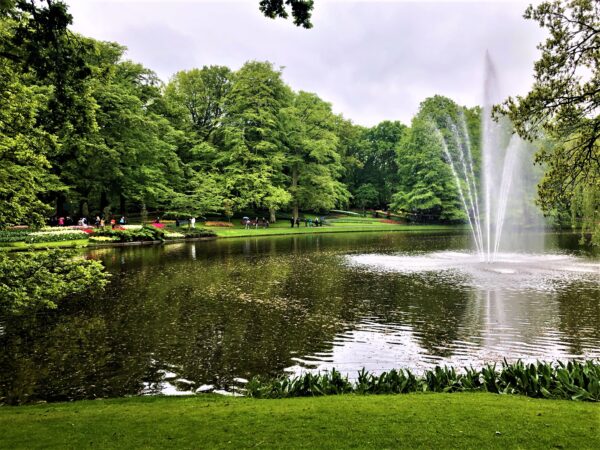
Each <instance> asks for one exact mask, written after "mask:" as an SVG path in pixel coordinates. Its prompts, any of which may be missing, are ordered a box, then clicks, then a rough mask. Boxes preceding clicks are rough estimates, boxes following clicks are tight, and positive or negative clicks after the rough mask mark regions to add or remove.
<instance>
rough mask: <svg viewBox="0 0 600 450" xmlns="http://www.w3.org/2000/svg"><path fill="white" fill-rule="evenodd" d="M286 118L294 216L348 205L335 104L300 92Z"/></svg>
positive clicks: (286, 142) (287, 157)
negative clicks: (339, 149) (342, 179)
mask: <svg viewBox="0 0 600 450" xmlns="http://www.w3.org/2000/svg"><path fill="white" fill-rule="evenodd" d="M282 116H283V118H284V120H283V123H284V135H285V145H286V147H287V152H286V163H285V164H286V168H287V171H288V173H289V179H290V182H289V192H290V194H291V196H292V201H291V202H292V208H293V211H292V215H293V217H298V210H299V208H303V209H315V210H328V209H333V208H334V207H335V206H337V205H340V204H342V203H345V202H347V201H348V199H349V197H350V193H349V192H348V190H347V189H346V187H345V186H344V184H343V183H342V182H341V181H339V180H340V178H341V176H342V174H343V171H344V167H343V165H342V158H341V156H340V154H339V153H338V142H339V140H338V137H337V136H336V134H335V118H334V115H333V113H332V111H331V105H330V104H329V103H326V102H324V101H323V100H321V99H320V98H319V97H318V96H317V95H315V94H311V93H308V92H300V93H298V94H296V95H295V96H294V99H293V102H292V104H291V105H290V106H289V107H287V108H285V109H284V110H283V111H282Z"/></svg>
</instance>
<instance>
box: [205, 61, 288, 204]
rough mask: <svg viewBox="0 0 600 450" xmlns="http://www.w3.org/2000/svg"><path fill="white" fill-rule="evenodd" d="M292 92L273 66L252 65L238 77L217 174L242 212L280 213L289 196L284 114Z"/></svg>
mask: <svg viewBox="0 0 600 450" xmlns="http://www.w3.org/2000/svg"><path fill="white" fill-rule="evenodd" d="M290 98H291V90H290V89H289V88H288V87H287V86H286V85H285V84H284V82H283V81H282V79H281V72H280V71H277V70H274V69H273V66H272V65H271V64H270V63H267V62H256V61H252V62H248V63H246V64H244V66H243V67H242V68H241V69H240V70H239V71H238V72H236V73H235V74H234V77H233V83H232V86H231V89H230V91H229V93H228V94H227V96H226V98H225V106H224V107H225V110H226V114H225V115H224V117H223V119H222V121H221V127H220V134H221V135H222V144H221V146H220V147H219V149H218V150H215V151H214V152H213V156H212V158H213V162H212V169H211V170H212V171H216V172H217V173H219V174H221V175H222V179H223V180H224V183H226V190H227V193H228V194H227V195H226V197H228V198H238V207H239V208H244V207H247V206H255V207H265V208H274V209H278V208H280V207H281V206H283V205H284V204H286V203H287V202H288V201H289V196H287V195H285V192H284V191H283V189H282V187H283V183H284V175H283V172H282V170H283V166H284V163H285V152H284V146H283V143H282V134H281V128H282V121H281V120H282V118H281V115H280V111H281V109H282V108H283V107H285V106H287V104H288V103H289V101H290Z"/></svg>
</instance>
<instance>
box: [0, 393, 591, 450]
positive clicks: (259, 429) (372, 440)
mask: <svg viewBox="0 0 600 450" xmlns="http://www.w3.org/2000/svg"><path fill="white" fill-rule="evenodd" d="M599 428H600V424H599V423H598V405H596V404H591V403H585V402H567V401H561V400H540V399H531V398H527V397H518V396H506V395H505V396H501V395H492V394H485V393H462V394H453V395H447V394H408V395H403V396H398V395H393V396H392V395H379V396H357V395H344V396H337V397H320V398H293V399H281V400H255V399H249V398H231V397H223V396H216V395H206V394H205V395H201V396H194V397H164V396H161V397H133V398H121V399H111V400H83V401H76V402H69V403H53V404H38V405H27V406H14V407H13V406H3V407H0V429H1V430H2V433H0V448H11V449H17V448H27V449H35V448H98V449H111V448H128V449H131V448H254V447H257V448H307V449H314V448H325V449H329V448H332V449H339V448H498V449H505V448H598V447H599V446H600V430H599Z"/></svg>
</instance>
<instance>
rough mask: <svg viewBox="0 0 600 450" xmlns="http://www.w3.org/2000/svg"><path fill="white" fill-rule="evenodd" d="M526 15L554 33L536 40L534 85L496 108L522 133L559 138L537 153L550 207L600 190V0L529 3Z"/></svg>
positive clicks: (530, 136) (542, 186) (544, 200)
mask: <svg viewBox="0 0 600 450" xmlns="http://www.w3.org/2000/svg"><path fill="white" fill-rule="evenodd" d="M524 17H525V18H526V19H530V20H534V21H536V22H538V24H539V25H540V26H541V27H544V28H546V29H547V30H548V32H549V34H550V36H549V37H548V39H547V40H546V41H545V42H543V43H541V44H540V45H539V46H538V48H539V49H540V50H541V57H540V59H539V60H538V61H537V62H536V63H535V65H534V76H535V81H534V84H533V87H532V89H531V91H530V92H529V93H528V94H527V95H526V96H525V97H516V98H509V99H508V100H507V101H506V102H505V103H504V104H503V105H502V107H498V108H496V112H500V113H503V114H506V115H507V116H508V117H509V118H510V120H512V122H513V124H514V126H515V129H516V130H517V132H518V133H519V135H520V136H521V137H523V138H525V139H528V140H535V139H537V138H539V137H540V136H544V135H545V136H546V137H548V138H550V139H552V140H554V141H555V142H556V143H557V145H553V146H546V147H544V148H543V149H542V150H541V151H540V152H539V153H538V155H537V162H538V163H540V164H543V165H545V166H546V168H547V172H546V176H545V177H544V179H543V180H542V182H541V184H540V186H539V197H540V203H541V205H542V207H543V208H544V210H545V211H546V212H549V211H551V210H552V209H553V208H556V207H559V208H560V207H561V205H564V204H569V203H570V202H571V201H572V199H573V196H574V195H576V193H582V192H583V191H585V190H587V191H589V192H590V195H592V196H593V195H594V194H593V193H592V191H600V143H599V138H600V116H599V115H598V110H599V108H600V69H599V61H600V3H598V2H597V1H593V0H571V1H565V0H556V1H551V2H550V1H546V2H543V3H541V4H539V5H538V6H536V7H533V6H529V8H528V9H527V10H526V12H525V15H524ZM577 195H579V194H577Z"/></svg>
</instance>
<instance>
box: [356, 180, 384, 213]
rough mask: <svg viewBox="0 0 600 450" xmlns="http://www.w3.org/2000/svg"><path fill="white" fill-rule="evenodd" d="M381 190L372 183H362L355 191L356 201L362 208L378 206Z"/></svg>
mask: <svg viewBox="0 0 600 450" xmlns="http://www.w3.org/2000/svg"><path fill="white" fill-rule="evenodd" d="M378 199H379V191H378V190H377V188H376V187H375V186H373V185H372V184H371V183H366V184H361V185H360V186H359V187H358V189H357V190H356V192H355V193H354V203H355V204H356V205H357V206H358V207H360V208H361V209H366V208H370V207H374V206H377V201H378Z"/></svg>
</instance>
